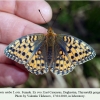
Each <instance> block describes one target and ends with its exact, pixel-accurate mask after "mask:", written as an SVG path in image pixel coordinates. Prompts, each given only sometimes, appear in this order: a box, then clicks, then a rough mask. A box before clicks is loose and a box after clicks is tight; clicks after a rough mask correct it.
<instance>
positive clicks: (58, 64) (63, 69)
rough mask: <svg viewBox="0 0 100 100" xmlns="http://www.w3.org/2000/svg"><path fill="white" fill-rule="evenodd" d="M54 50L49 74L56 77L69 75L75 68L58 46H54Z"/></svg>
mask: <svg viewBox="0 0 100 100" xmlns="http://www.w3.org/2000/svg"><path fill="white" fill-rule="evenodd" d="M55 49H56V50H54V59H53V63H52V66H51V68H50V70H51V72H53V73H55V74H58V75H66V74H68V73H70V72H71V71H72V70H73V69H74V68H75V66H74V65H73V63H72V62H71V60H70V58H69V57H68V55H66V54H65V53H64V51H63V50H62V49H61V48H60V46H59V45H55Z"/></svg>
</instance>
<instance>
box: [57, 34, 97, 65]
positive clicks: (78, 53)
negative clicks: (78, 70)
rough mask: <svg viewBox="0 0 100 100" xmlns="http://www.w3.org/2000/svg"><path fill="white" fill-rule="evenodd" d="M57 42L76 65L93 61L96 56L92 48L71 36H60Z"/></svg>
mask: <svg viewBox="0 0 100 100" xmlns="http://www.w3.org/2000/svg"><path fill="white" fill-rule="evenodd" d="M57 42H58V44H59V45H60V47H61V48H62V49H63V51H64V53H65V54H66V55H67V56H68V57H69V59H70V60H71V62H72V63H73V64H74V65H79V64H82V63H84V62H86V61H88V60H91V59H93V58H94V57H95V55H96V53H95V51H94V50H93V48H92V47H90V46H89V45H88V44H87V43H85V42H84V41H82V40H80V39H78V38H76V37H73V36H71V35H65V34H59V35H58V37H57Z"/></svg>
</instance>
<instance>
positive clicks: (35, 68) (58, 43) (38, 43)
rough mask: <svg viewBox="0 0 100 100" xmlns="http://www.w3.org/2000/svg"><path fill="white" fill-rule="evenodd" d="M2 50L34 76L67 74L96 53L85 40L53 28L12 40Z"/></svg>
mask: <svg viewBox="0 0 100 100" xmlns="http://www.w3.org/2000/svg"><path fill="white" fill-rule="evenodd" d="M4 53H5V55H6V56H7V57H8V58H10V59H12V60H14V61H16V62H18V63H20V64H24V65H25V67H26V68H27V70H28V71H30V72H31V73H34V74H36V75H39V74H44V73H47V72H48V71H49V70H50V71H51V72H53V73H56V74H58V75H66V74H68V73H70V72H71V71H72V70H73V69H74V68H75V66H76V65H80V64H83V63H85V62H86V61H89V60H91V59H93V58H94V57H95V55H96V53H95V51H94V49H93V48H92V47H91V46H89V45H88V44H87V43H85V42H84V41H82V40H80V39H78V38H76V37H74V36H71V35H67V34H56V33H54V32H53V30H52V28H49V29H48V32H47V34H42V33H37V34H31V35H27V36H24V37H22V38H19V39H17V40H15V41H14V42H12V43H11V44H9V45H8V46H7V47H6V49H5V51H4Z"/></svg>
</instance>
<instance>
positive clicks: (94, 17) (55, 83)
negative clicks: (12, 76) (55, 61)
mask: <svg viewBox="0 0 100 100" xmlns="http://www.w3.org/2000/svg"><path fill="white" fill-rule="evenodd" d="M47 2H48V3H49V4H50V6H51V8H52V10H53V18H52V21H51V22H50V25H52V23H53V21H54V19H55V17H56V16H57V14H58V13H59V8H60V7H61V8H62V10H61V12H60V14H59V16H58V18H57V20H56V22H55V24H54V25H53V29H54V30H55V32H56V33H57V32H59V33H60V32H61V33H66V34H67V33H69V34H71V35H73V36H76V37H78V38H80V39H82V40H84V41H85V42H87V43H88V44H90V45H91V46H92V47H93V48H94V49H95V51H96V53H97V55H96V57H95V58H94V59H93V60H91V61H88V62H86V63H85V64H83V65H80V66H77V67H76V68H75V70H73V71H72V72H71V73H69V74H68V75H65V76H57V75H54V74H52V73H50V72H49V73H47V74H45V75H39V76H36V75H33V74H30V77H29V79H28V81H27V82H26V83H25V84H22V85H19V86H16V87H17V88H18V87H23V88H25V87H26V88H27V87H28V88H41V87H42V88H50V87H52V88H64V87H66V88H99V87H100V2H99V1H95V2H94V1H47ZM44 26H45V25H44Z"/></svg>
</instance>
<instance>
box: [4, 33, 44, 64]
mask: <svg viewBox="0 0 100 100" xmlns="http://www.w3.org/2000/svg"><path fill="white" fill-rule="evenodd" d="M44 39H45V36H44V35H43V34H32V35H27V36H24V37H22V38H19V39H17V40H15V41H14V42H12V43H11V44H10V45H8V46H7V48H6V49H5V51H4V53H5V55H6V56H7V57H9V58H10V59H12V60H14V61H16V62H18V63H20V64H26V63H27V62H28V61H29V59H30V58H31V57H32V56H33V55H34V54H35V53H36V51H37V50H38V49H39V47H40V46H41V45H42V43H43V41H44Z"/></svg>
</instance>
